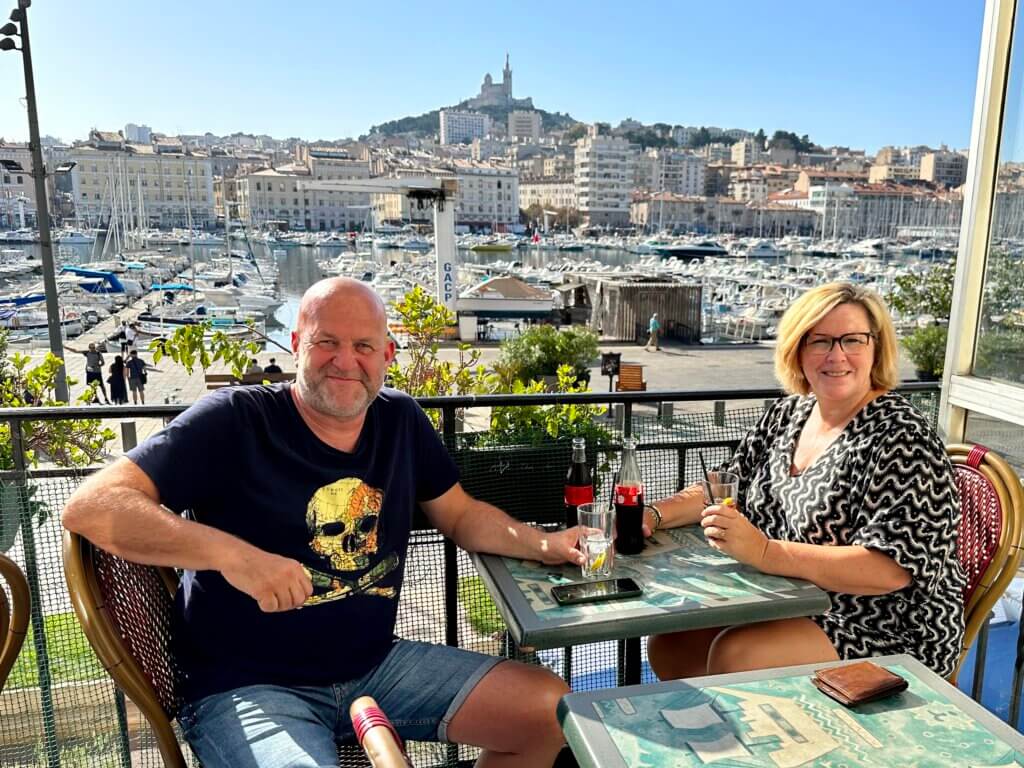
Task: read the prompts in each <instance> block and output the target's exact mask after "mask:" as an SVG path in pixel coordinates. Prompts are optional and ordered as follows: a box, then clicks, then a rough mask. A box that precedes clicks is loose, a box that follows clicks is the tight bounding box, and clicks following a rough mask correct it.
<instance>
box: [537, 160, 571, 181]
mask: <svg viewBox="0 0 1024 768" xmlns="http://www.w3.org/2000/svg"><path fill="white" fill-rule="evenodd" d="M575 165H576V158H575V157H574V156H573V155H554V156H553V157H545V158H544V169H543V175H544V177H545V178H565V177H566V176H572V175H573V172H574V170H575Z"/></svg>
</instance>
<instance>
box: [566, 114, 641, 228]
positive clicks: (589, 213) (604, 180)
mask: <svg viewBox="0 0 1024 768" xmlns="http://www.w3.org/2000/svg"><path fill="white" fill-rule="evenodd" d="M636 155H637V152H636V150H635V148H634V147H633V145H631V144H630V143H629V142H628V141H626V140H625V139H622V138H618V137H614V136H601V135H600V134H599V132H598V129H597V126H596V125H595V126H591V127H590V131H589V134H588V135H587V136H584V137H583V138H581V139H579V140H578V141H577V142H576V154H575V167H574V181H575V184H576V198H577V201H578V205H577V208H578V210H579V211H580V213H581V214H582V217H583V224H584V225H585V226H603V227H624V226H628V224H629V204H630V201H631V198H632V191H633V166H634V164H635V158H636Z"/></svg>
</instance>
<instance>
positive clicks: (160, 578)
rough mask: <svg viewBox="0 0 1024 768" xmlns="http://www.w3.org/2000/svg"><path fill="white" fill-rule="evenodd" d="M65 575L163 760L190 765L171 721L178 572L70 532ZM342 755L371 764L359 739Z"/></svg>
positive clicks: (347, 766)
mask: <svg viewBox="0 0 1024 768" xmlns="http://www.w3.org/2000/svg"><path fill="white" fill-rule="evenodd" d="M64 572H65V574H66V576H67V582H68V590H69V592H70V593H71V604H72V605H73V606H74V609H75V614H76V615H77V616H78V620H79V622H81V624H82V631H83V632H84V633H85V636H86V638H88V640H89V644H90V645H91V646H92V649H93V650H94V651H95V652H96V656H97V657H99V659H100V661H101V662H102V664H103V666H104V668H105V669H106V670H107V672H108V673H109V674H110V676H111V678H113V680H114V682H115V683H116V684H117V686H118V687H119V688H121V690H123V691H124V692H125V695H127V696H128V698H130V699H131V700H132V701H133V702H135V705H136V706H137V707H138V708H139V710H140V711H141V712H142V714H143V715H144V716H145V718H146V720H147V721H148V722H149V725H150V727H152V729H153V733H154V734H155V736H156V741H157V746H158V748H159V749H160V755H161V756H162V757H163V760H164V765H165V766H168V768H185V766H186V765H187V764H188V763H187V761H186V760H185V756H184V755H183V754H182V751H181V747H180V746H179V744H178V738H177V736H176V734H175V731H174V727H173V725H172V721H173V720H174V718H175V716H176V715H177V713H178V710H179V709H180V707H181V704H182V702H181V700H180V699H179V698H178V696H177V694H176V693H175V682H176V681H177V680H178V679H179V675H180V668H179V667H178V665H177V663H176V662H175V659H174V656H173V654H172V653H171V615H172V611H173V607H174V593H175V591H176V589H177V585H178V577H177V574H176V573H175V572H174V570H173V569H171V568H161V567H157V566H151V565H139V564H138V563H131V562H128V561H127V560H123V559H121V558H120V557H116V556H115V555H112V554H110V553H109V552H105V551H104V550H102V549H100V548H98V547H95V546H93V545H92V543H90V542H89V541H88V540H87V539H84V538H82V537H81V536H79V535H77V534H74V533H71V532H69V531H65V532H64ZM338 759H339V764H340V765H341V766H342V767H343V768H356V767H357V766H358V767H359V768H364V767H365V766H368V765H369V763H368V762H367V761H366V756H365V755H364V753H363V751H362V749H361V748H360V747H359V745H358V744H356V743H355V742H353V743H352V744H343V745H339V747H338Z"/></svg>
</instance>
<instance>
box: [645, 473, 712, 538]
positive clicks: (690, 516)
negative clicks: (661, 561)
mask: <svg viewBox="0 0 1024 768" xmlns="http://www.w3.org/2000/svg"><path fill="white" fill-rule="evenodd" d="M652 503H653V504H655V505H656V506H657V507H658V510H659V511H660V512H661V527H662V528H678V527H679V526H681V525H693V524H694V523H696V522H699V521H700V513H701V512H703V511H704V489H703V488H702V487H701V485H700V483H695V484H693V485H690V486H687V487H686V488H683V489H682V490H681V491H679V492H678V493H676V494H674V495H672V496H669V497H668V498H665V499H661V500H660V501H655V502H652ZM644 525H645V526H647V530H648V532H649V533H653V531H654V516H653V513H652V512H650V511H649V510H645V511H644Z"/></svg>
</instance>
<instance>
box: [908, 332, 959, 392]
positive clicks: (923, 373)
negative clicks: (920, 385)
mask: <svg viewBox="0 0 1024 768" xmlns="http://www.w3.org/2000/svg"><path fill="white" fill-rule="evenodd" d="M947 334H948V329H947V328H946V327H945V326H941V325H929V326H927V327H925V328H918V329H917V330H916V331H914V332H913V333H912V334H910V335H909V336H907V337H905V338H904V339H903V347H904V348H905V349H906V350H907V354H908V355H910V359H911V360H912V361H913V362H914V369H915V371H916V372H917V378H918V379H919V380H921V381H938V380H939V379H940V378H942V366H943V363H944V362H945V359H946V336H947Z"/></svg>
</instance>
